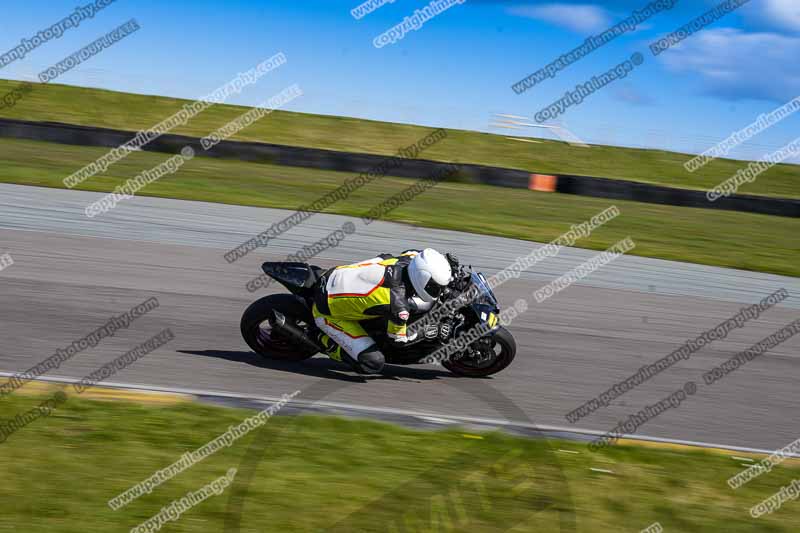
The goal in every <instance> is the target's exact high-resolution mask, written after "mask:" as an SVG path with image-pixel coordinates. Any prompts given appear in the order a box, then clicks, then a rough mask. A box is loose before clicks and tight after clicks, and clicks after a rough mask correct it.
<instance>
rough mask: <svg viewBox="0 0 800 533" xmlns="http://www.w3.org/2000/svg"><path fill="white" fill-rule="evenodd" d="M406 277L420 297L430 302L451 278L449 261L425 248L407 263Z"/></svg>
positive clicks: (431, 249) (432, 250)
mask: <svg viewBox="0 0 800 533" xmlns="http://www.w3.org/2000/svg"><path fill="white" fill-rule="evenodd" d="M408 277H409V278H411V285H413V286H414V290H415V291H416V292H417V295H419V297H420V298H422V300H423V301H425V302H432V301H434V300H435V299H436V298H438V297H439V295H440V294H441V293H442V289H443V288H444V287H446V286H447V284H448V283H450V281H451V280H452V279H453V276H452V271H451V270H450V262H449V261H448V260H447V259H446V258H445V256H443V255H442V254H440V253H439V252H437V251H436V250H434V249H433V248H425V249H424V250H422V252H420V253H418V254H417V255H415V256H414V259H412V260H411V263H410V264H409V265H408Z"/></svg>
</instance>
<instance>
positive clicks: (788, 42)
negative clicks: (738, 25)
mask: <svg viewBox="0 0 800 533" xmlns="http://www.w3.org/2000/svg"><path fill="white" fill-rule="evenodd" d="M659 57H661V58H663V61H664V62H665V64H666V65H667V66H668V68H669V69H670V70H672V71H674V72H685V73H694V74H697V75H698V76H699V78H700V80H701V82H702V84H703V91H704V92H706V93H707V94H711V95H714V96H717V97H720V98H724V99H727V100H741V99H746V98H755V99H765V100H773V101H777V102H786V101H788V100H790V99H792V98H794V97H795V96H797V95H800V62H799V61H798V60H797V58H798V57H800V38H797V37H790V36H786V35H778V34H776V33H746V32H743V31H741V30H738V29H732V28H720V29H707V30H704V31H702V32H700V33H697V34H695V35H693V36H692V37H691V38H690V39H688V40H686V41H684V42H682V43H681V44H679V45H677V46H674V47H673V48H672V49H670V50H668V51H666V52H664V53H663V54H661V56H659Z"/></svg>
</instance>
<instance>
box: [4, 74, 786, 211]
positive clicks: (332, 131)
mask: <svg viewBox="0 0 800 533" xmlns="http://www.w3.org/2000/svg"><path fill="white" fill-rule="evenodd" d="M18 86H20V83H19V82H14V81H8V80H0V95H4V94H6V93H8V92H9V91H11V90H12V89H14V88H15V87H18ZM278 90H279V89H278V87H277V86H276V89H275V92H277V91H278ZM187 102H188V100H182V99H177V98H168V97H161V96H150V95H139V94H130V93H122V92H115V91H107V90H101V89H91V88H83V87H72V86H68V85H59V84H47V85H41V84H33V90H32V91H31V92H30V93H28V94H26V95H25V96H24V97H23V98H22V99H20V100H19V101H18V102H17V103H16V105H15V106H13V107H7V108H4V109H0V117H4V118H15V119H23V120H34V121H54V122H65V123H69V124H80V125H85V126H99V127H106V128H114V129H123V130H131V131H136V130H141V129H146V128H150V127H152V126H154V125H155V124H158V123H159V122H161V121H162V120H164V119H166V118H167V117H169V116H170V115H172V114H174V113H175V112H176V111H178V110H179V109H180V108H181V107H182V106H183V105H184V104H185V103H187ZM247 109H248V108H246V107H241V106H232V105H215V106H212V107H211V108H209V109H208V110H206V111H204V112H203V113H201V114H200V115H198V116H197V117H195V118H194V119H192V120H191V121H189V123H188V124H186V125H184V126H180V127H178V128H176V129H175V130H173V131H172V132H171V133H180V134H184V135H191V136H196V137H203V136H205V135H208V134H209V133H211V132H212V131H215V130H216V129H217V128H219V127H220V126H223V125H224V124H226V123H227V122H229V121H231V120H233V119H235V118H237V117H239V116H240V115H242V114H243V113H245V112H246V111H247ZM642 120H644V121H646V120H647V118H646V117H644V116H643V117H642ZM746 122H747V121H746V120H744V119H743V123H742V125H743V126H744V125H745V123H746ZM431 129H432V128H426V127H422V126H415V125H409V124H398V123H390V122H380V121H374V120H364V119H358V118H348V117H337V116H330V115H315V114H309V113H296V112H290V111H280V110H278V111H275V112H274V113H272V114H270V116H269V117H268V118H265V119H263V120H260V121H258V122H257V123H255V124H254V125H252V126H250V127H249V128H247V129H246V130H243V131H241V132H239V133H238V134H236V135H235V136H233V137H232V139H235V140H246V141H260V142H268V143H275V144H284V145H290V146H306V147H312V148H325V149H329V150H339V151H345V152H364V153H372V154H382V155H393V154H395V153H396V152H397V150H398V149H399V148H401V147H403V146H407V145H409V144H411V143H414V142H416V141H417V140H418V139H419V138H421V137H423V136H424V135H425V134H426V133H428V132H429V131H430V130H431ZM447 133H448V136H447V139H445V140H444V141H442V142H440V143H438V144H437V145H436V146H433V147H431V148H430V149H429V150H427V151H426V152H425V154H424V157H425V159H432V160H437V161H448V162H454V161H458V162H461V163H476V164H484V165H490V166H498V167H507V168H517V169H522V170H527V171H529V172H538V173H561V174H576V175H582V176H598V177H606V178H615V179H627V180H633V181H640V182H644V183H653V184H658V185H665V186H670V187H679V188H687V189H698V190H705V189H708V188H711V187H714V186H715V185H718V184H719V183H721V182H723V181H725V180H726V179H728V178H730V177H731V176H733V175H734V174H735V173H736V171H737V170H739V169H742V168H745V167H746V166H747V165H746V163H743V162H741V161H734V160H729V159H718V160H716V161H714V162H712V163H710V164H709V165H707V166H706V167H704V168H703V169H701V170H699V171H697V172H695V173H689V172H687V171H686V170H685V169H684V167H683V164H684V163H685V162H686V161H687V160H689V159H690V158H691V157H693V156H690V155H687V154H681V153H677V152H667V151H663V150H642V149H635V148H621V147H614V146H602V145H594V146H592V147H591V148H581V147H574V146H570V145H569V144H567V143H564V142H557V141H550V140H543V142H542V143H540V144H531V143H526V142H518V141H513V140H509V139H507V138H506V135H494V134H488V133H480V132H475V131H467V130H453V129H449V130H447ZM719 140H720V141H721V140H722V139H719ZM790 140H791V139H787V142H788V141H790ZM711 144H713V142H711V141H709V146H707V147H704V149H706V148H711ZM777 148H778V146H775V149H777ZM770 151H772V150H770ZM764 155H766V150H765V154H764ZM74 170H77V167H76V168H75V169H74ZM739 193H742V194H761V195H769V196H779V197H786V198H800V165H778V166H776V167H774V168H772V169H770V170H769V171H767V172H765V173H764V174H762V175H761V176H760V177H759V178H758V179H757V180H756V181H755V182H754V183H747V184H745V185H744V186H742V187H741V188H740V190H739Z"/></svg>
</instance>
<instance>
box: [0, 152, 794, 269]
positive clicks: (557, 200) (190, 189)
mask: <svg viewBox="0 0 800 533" xmlns="http://www.w3.org/2000/svg"><path fill="white" fill-rule="evenodd" d="M103 153H105V150H104V149H102V148H92V147H80V146H70V145H61V144H50V143H40V142H34V141H19V140H8V139H0V182H5V183H19V184H25V185H38V186H44V187H60V188H63V184H62V179H63V178H64V177H66V176H67V175H69V174H71V173H72V172H73V171H74V170H76V169H78V168H80V167H81V166H83V165H85V164H87V163H89V162H91V161H93V160H94V159H96V158H97V157H99V156H100V155H102V154H103ZM168 157H169V156H167V155H166V154H159V153H152V152H137V153H133V154H131V155H129V156H128V157H127V158H126V159H124V160H123V161H121V162H120V163H117V164H116V165H114V166H112V167H111V168H110V169H109V170H108V171H107V173H106V174H104V175H99V176H95V177H93V178H91V179H89V180H87V181H85V182H84V183H83V184H82V185H81V186H80V187H79V188H80V189H85V190H91V191H100V192H109V191H112V190H114V188H115V187H116V186H117V185H121V184H122V183H124V181H125V180H126V179H129V178H132V177H134V176H135V175H136V174H137V173H139V172H141V171H142V170H145V169H149V168H153V167H155V166H157V165H158V164H160V163H162V162H163V161H165V160H166V159H167V158H168ZM352 176H353V175H352V174H348V173H342V172H328V171H321V170H309V169H303V168H296V167H284V166H274V165H263V164H254V163H244V162H238V161H229V160H219V159H213V158H206V157H196V158H194V159H193V160H192V161H189V162H188V163H186V164H185V165H184V166H183V167H182V168H181V169H180V170H179V171H178V172H176V173H175V174H173V175H170V176H167V177H164V178H161V179H160V180H158V181H156V182H154V183H152V184H151V185H148V186H147V187H145V188H144V189H143V190H142V191H141V193H140V194H141V195H144V196H161V197H166V198H179V199H186V200H203V201H209V202H220V203H228V204H238V205H251V206H259V207H277V208H285V209H296V208H297V207H299V206H301V205H303V204H307V203H310V202H312V201H313V200H315V199H317V198H319V197H320V196H322V195H324V194H325V193H327V192H328V191H332V190H334V189H335V188H336V187H338V186H339V185H341V184H342V183H344V180H345V179H346V178H350V177H352ZM414 182H415V180H411V179H401V178H391V177H386V178H381V179H376V180H375V181H373V182H372V183H370V184H368V185H366V186H364V187H363V188H361V189H358V190H356V191H354V192H353V193H352V194H351V195H350V196H349V197H348V198H347V199H345V200H342V201H340V202H337V203H335V204H333V205H332V206H330V207H329V209H328V211H329V212H332V213H340V214H345V215H354V216H361V215H365V214H366V213H367V212H368V211H369V209H370V208H371V207H372V206H374V205H377V204H379V203H380V202H382V201H384V200H385V199H387V198H388V197H390V196H391V195H393V194H395V193H397V192H399V191H401V190H403V189H404V188H406V187H408V186H409V185H411V184H413V183H414ZM612 204H614V205H617V206H618V207H619V208H620V210H621V212H622V215H621V216H620V217H618V218H617V219H615V220H613V221H612V222H610V223H609V224H607V225H606V226H604V227H602V228H600V229H599V230H598V231H595V232H594V233H593V234H592V235H591V236H590V237H588V238H585V239H582V240H580V241H578V242H577V244H576V246H580V247H582V248H590V249H596V250H603V249H605V248H607V247H609V246H610V245H612V244H614V243H615V242H617V241H619V240H620V239H623V238H625V237H626V236H628V235H630V236H631V237H632V238H633V240H634V241H635V242H636V245H637V247H636V248H635V249H634V250H633V251H632V252H630V253H632V254H635V255H642V256H647V257H657V258H662V259H673V260H679V261H690V262H694V263H702V264H708V265H715V266H723V267H732V268H740V269H745V270H753V271H763V272H772V273H776V274H785V275H790V276H800V263H798V262H797V257H798V256H800V239H798V238H797V235H799V234H800V220H798V219H794V218H783V217H773V216H766V215H755V214H749V213H737V212H733V211H715V210H710V209H689V208H682V207H673V206H661V205H655V204H643V203H637V202H626V201H612V200H605V199H601V198H586V197H580V196H572V195H561V194H559V195H554V194H549V193H538V192H532V191H528V190H519V189H506V188H500V187H489V186H484V185H473V184H463V183H442V184H440V185H439V186H437V187H435V188H433V189H430V190H428V191H426V192H425V193H423V194H421V195H420V196H417V197H416V198H415V199H414V200H413V201H410V202H408V203H406V204H405V205H402V206H401V207H399V208H398V209H396V210H394V211H392V212H391V213H389V214H388V215H387V216H386V217H385V218H386V219H388V220H394V221H398V222H406V223H411V224H417V225H420V226H428V227H439V228H446V229H453V230H459V231H468V232H475V233H484V234H490V235H500V236H504V237H514V238H520V239H526V240H534V241H539V242H549V241H550V240H553V239H555V238H556V237H558V236H559V235H560V234H562V233H564V232H565V231H567V230H568V229H569V227H570V225H572V224H577V223H580V222H583V221H585V220H588V219H589V218H591V217H592V216H593V215H595V214H597V213H599V212H600V211H602V210H604V209H606V208H607V207H609V206H610V205H612ZM118 209H124V202H123V203H122V204H121V205H120V206H119V207H118ZM100 216H102V215H100ZM265 229H266V228H265ZM239 244H241V243H239V242H231V247H232V248H233V247H235V246H238V245H239Z"/></svg>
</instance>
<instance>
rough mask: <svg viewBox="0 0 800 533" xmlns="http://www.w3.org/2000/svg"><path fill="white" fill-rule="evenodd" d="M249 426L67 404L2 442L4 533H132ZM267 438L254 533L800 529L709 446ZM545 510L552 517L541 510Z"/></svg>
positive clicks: (199, 525)
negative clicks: (567, 525) (755, 512)
mask: <svg viewBox="0 0 800 533" xmlns="http://www.w3.org/2000/svg"><path fill="white" fill-rule="evenodd" d="M54 390H56V386H53V387H52V388H51V392H52V391H54ZM67 391H68V392H69V391H71V389H67ZM44 394H45V392H44V391H43V390H41V389H40V390H37V391H36V392H35V393H34V394H31V393H26V394H21V393H15V394H13V395H11V396H10V397H8V398H6V399H4V400H3V402H4V404H3V413H4V415H5V417H9V418H10V417H11V415H13V414H14V413H17V412H21V411H24V410H27V409H30V408H32V407H34V406H35V405H37V404H38V402H40V401H41V400H42V399H43V398H45V395H44ZM252 414H254V412H253V411H246V410H241V409H226V408H221V407H215V406H208V405H201V404H195V403H179V404H172V405H164V406H154V405H150V404H140V403H133V402H128V401H124V400H121V401H111V402H109V401H99V400H89V399H84V398H76V397H74V396H69V398H68V400H67V402H66V403H64V404H62V406H61V407H60V408H59V409H57V410H56V411H53V413H52V414H51V415H50V416H49V417H45V418H40V419H39V420H36V421H34V422H33V423H31V424H30V425H28V426H27V427H24V428H22V429H21V430H19V431H18V432H17V433H15V434H13V435H12V436H11V437H9V439H8V440H7V441H6V442H4V443H2V444H0V471H2V472H3V483H2V484H0V513H2V516H3V522H2V523H3V526H4V527H6V528H10V529H9V530H16V531H26V532H32V533H37V532H47V533H66V532H72V531H83V532H86V533H92V532H98V533H99V532H106V531H128V530H130V528H132V527H134V526H136V525H138V524H139V523H141V522H143V521H144V520H146V519H148V518H150V517H151V516H153V515H155V514H157V513H158V512H159V511H160V509H161V508H162V507H163V506H166V505H168V504H169V503H170V502H172V501H173V500H175V499H178V498H180V497H181V496H183V495H185V494H186V493H187V492H189V491H195V490H197V489H199V488H200V487H202V486H203V485H205V484H207V483H209V482H210V481H212V480H214V479H216V478H218V477H219V476H221V475H223V474H224V473H225V472H226V471H227V470H228V469H229V468H234V467H239V466H240V465H241V464H242V463H241V461H242V458H243V457H244V453H245V451H246V449H247V448H248V446H249V445H250V444H251V442H252V439H253V438H256V434H250V435H247V436H245V437H243V438H242V439H241V440H239V441H237V442H236V443H235V444H234V445H233V446H231V447H230V448H223V449H222V450H220V451H218V452H217V453H215V454H214V455H212V456H211V457H209V458H207V459H205V460H204V461H202V462H200V463H199V464H197V465H195V466H193V467H191V468H189V469H188V470H186V471H184V472H182V473H180V474H178V475H177V476H175V477H174V478H172V479H170V480H169V481H167V482H166V483H164V484H163V485H161V486H159V487H157V488H155V489H154V490H153V492H152V493H151V494H147V495H144V496H142V497H140V498H139V499H137V500H134V501H133V502H131V503H130V504H128V505H127V506H125V507H123V508H122V509H120V510H117V511H113V510H111V509H110V508H109V507H108V506H107V501H108V500H109V499H110V498H112V497H113V496H116V495H117V494H119V493H120V492H122V491H124V490H126V489H128V488H130V487H131V486H132V485H134V484H136V483H138V482H140V481H142V480H143V479H145V478H147V477H148V476H150V475H151V474H153V473H154V472H155V471H156V470H159V469H161V468H164V467H166V466H168V465H169V464H171V463H172V462H173V461H175V460H177V459H178V458H180V456H181V455H182V454H184V453H185V452H187V451H191V450H194V449H196V448H199V447H201V446H203V445H204V444H206V443H207V442H209V441H210V440H212V439H213V438H215V437H216V436H218V435H219V434H221V433H223V432H224V431H226V430H227V429H228V427H229V426H230V425H231V424H238V423H240V422H241V421H242V420H244V419H245V418H246V417H248V416H251V415H252ZM475 437H481V438H475ZM257 438H259V439H263V441H264V442H268V443H269V448H268V450H266V453H264V454H263V459H262V460H261V461H260V462H259V463H258V464H257V466H256V470H255V471H254V472H253V476H252V484H251V485H250V489H249V493H248V495H247V498H246V500H245V503H244V505H243V508H242V511H243V512H242V515H241V516H242V523H241V525H242V529H241V530H242V531H264V530H265V528H269V530H270V531H312V530H314V531H316V530H321V529H323V528H328V527H330V526H332V525H334V524H337V523H340V521H341V520H343V519H345V518H348V517H349V522H347V527H348V528H351V529H350V530H358V531H375V532H384V531H388V530H392V529H391V526H392V525H394V526H396V527H397V526H400V527H398V530H399V531H404V530H405V529H402V526H401V525H400V524H401V523H402V520H403V519H404V518H408V519H410V520H419V522H417V526H421V527H422V528H421V529H416V530H418V531H423V530H425V531H427V530H431V529H430V528H432V526H433V525H434V524H436V523H437V522H438V525H439V527H440V528H441V529H439V530H442V529H444V530H447V529H446V526H447V525H448V521H449V525H450V526H451V527H454V528H455V529H457V530H469V531H494V530H495V529H496V528H497V527H499V526H500V525H503V527H509V526H511V525H515V524H516V528H515V529H514V531H520V532H522V531H550V530H553V529H554V528H557V527H558V513H557V512H556V511H557V510H565V509H568V508H570V507H571V506H572V505H573V504H574V509H575V512H576V515H575V518H576V523H577V531H579V532H581V533H583V532H586V533H589V532H595V531H631V532H638V531H640V530H641V529H643V528H645V527H647V526H649V525H650V524H652V523H654V522H659V523H660V524H661V525H662V526H663V528H664V530H665V531H726V532H732V533H737V532H756V531H763V532H770V533H779V532H784V531H785V532H788V531H794V530H795V528H796V526H797V523H798V522H800V501H795V502H791V501H790V502H787V503H785V504H784V505H783V507H782V508H781V509H780V510H778V511H776V512H775V513H773V514H770V515H767V516H766V517H762V518H759V519H753V518H751V517H750V516H749V515H748V509H749V508H750V507H751V506H752V505H755V504H756V503H758V502H759V501H761V500H762V499H764V498H766V497H768V496H770V495H771V494H773V493H775V492H776V491H777V490H779V489H780V487H781V486H784V485H786V484H788V483H790V482H791V480H792V479H793V478H797V477H800V469H798V468H797V467H796V466H793V465H791V464H789V463H787V464H785V465H781V466H780V467H776V468H775V469H774V470H773V471H772V472H770V473H769V474H765V475H763V476H760V477H759V478H758V479H756V480H754V481H752V482H751V483H749V484H747V485H746V486H745V487H743V488H740V489H738V490H735V491H734V490H732V489H731V488H729V487H728V485H727V484H726V480H727V479H728V478H729V477H730V476H732V475H734V474H736V473H737V472H739V471H740V470H742V469H743V466H741V464H740V461H738V460H734V459H732V458H731V457H730V456H726V455H724V454H720V453H716V452H705V451H701V450H698V451H694V450H687V449H682V450H664V449H653V448H646V447H637V446H617V447H614V448H611V449H608V450H604V451H603V452H600V453H596V454H595V453H590V452H588V451H587V450H586V446H585V444H582V443H577V442H569V441H550V442H549V444H548V443H546V442H545V441H543V440H540V439H521V438H516V437H511V436H508V435H503V434H500V433H484V434H480V435H475V434H474V433H472V432H470V433H465V432H464V431H463V430H461V431H459V430H455V429H454V430H448V431H437V432H430V431H427V432H426V431H416V430H411V429H405V428H401V427H397V426H392V425H388V424H384V423H377V422H371V421H353V420H343V419H338V418H326V417H310V416H301V417H296V416H288V417H287V416H278V417H274V418H271V419H270V420H269V421H268V422H267V423H266V424H265V425H264V426H263V430H262V433H260V434H258V437H257ZM548 446H549V447H550V449H551V450H552V452H551V451H546V450H547V447H548ZM558 450H567V451H568V452H578V453H563V452H559V451H558ZM730 455H736V454H730ZM553 457H555V458H556V459H557V462H554V461H553ZM496 459H497V460H500V461H502V464H501V463H498V461H496ZM498 464H501V465H502V466H501V467H500V468H495V467H492V468H491V469H486V470H485V474H484V475H482V477H481V478H480V479H481V483H480V484H478V483H466V482H465V479H467V478H468V477H469V476H470V475H471V474H473V473H474V472H475V471H476V469H477V466H476V465H484V466H486V465H498ZM442 465H444V466H442ZM591 469H594V470H591ZM559 471H560V472H561V473H563V476H565V478H566V483H567V484H568V487H569V491H568V492H569V493H570V494H571V498H572V502H571V503H570V501H568V499H567V497H566V492H567V491H564V490H563V488H564V485H563V484H562V483H561V482H560V481H559V478H560V475H561V474H559ZM609 472H610V473H609ZM523 473H524V475H522V474H523ZM241 475H243V473H242V472H241V471H240V472H239V474H238V475H237V477H238V476H241ZM520 476H522V477H520ZM398 489H401V490H398ZM405 489H414V490H405ZM231 490H232V489H231V488H229V489H227V490H226V491H225V492H224V493H223V494H222V495H220V496H213V497H211V498H210V499H208V500H206V501H205V502H203V503H201V504H200V505H198V506H197V507H194V508H192V509H190V510H189V511H188V512H186V513H185V514H184V515H183V516H182V517H181V518H180V519H179V520H178V521H177V522H172V523H170V524H169V525H168V526H167V527H166V528H165V531H181V532H194V531H197V532H200V531H222V530H223V521H224V512H225V510H226V504H227V502H228V498H229V497H230V495H231V492H230V491H231ZM387 494H388V495H391V498H388V497H387ZM376 502H377V503H376ZM459 502H460V503H459ZM537 507H538V508H544V509H545V511H542V512H539V513H535V512H531V509H535V508H537ZM341 527H342V526H341V525H340V526H339V529H341ZM352 528H355V529H352ZM433 530H435V529H433Z"/></svg>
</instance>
